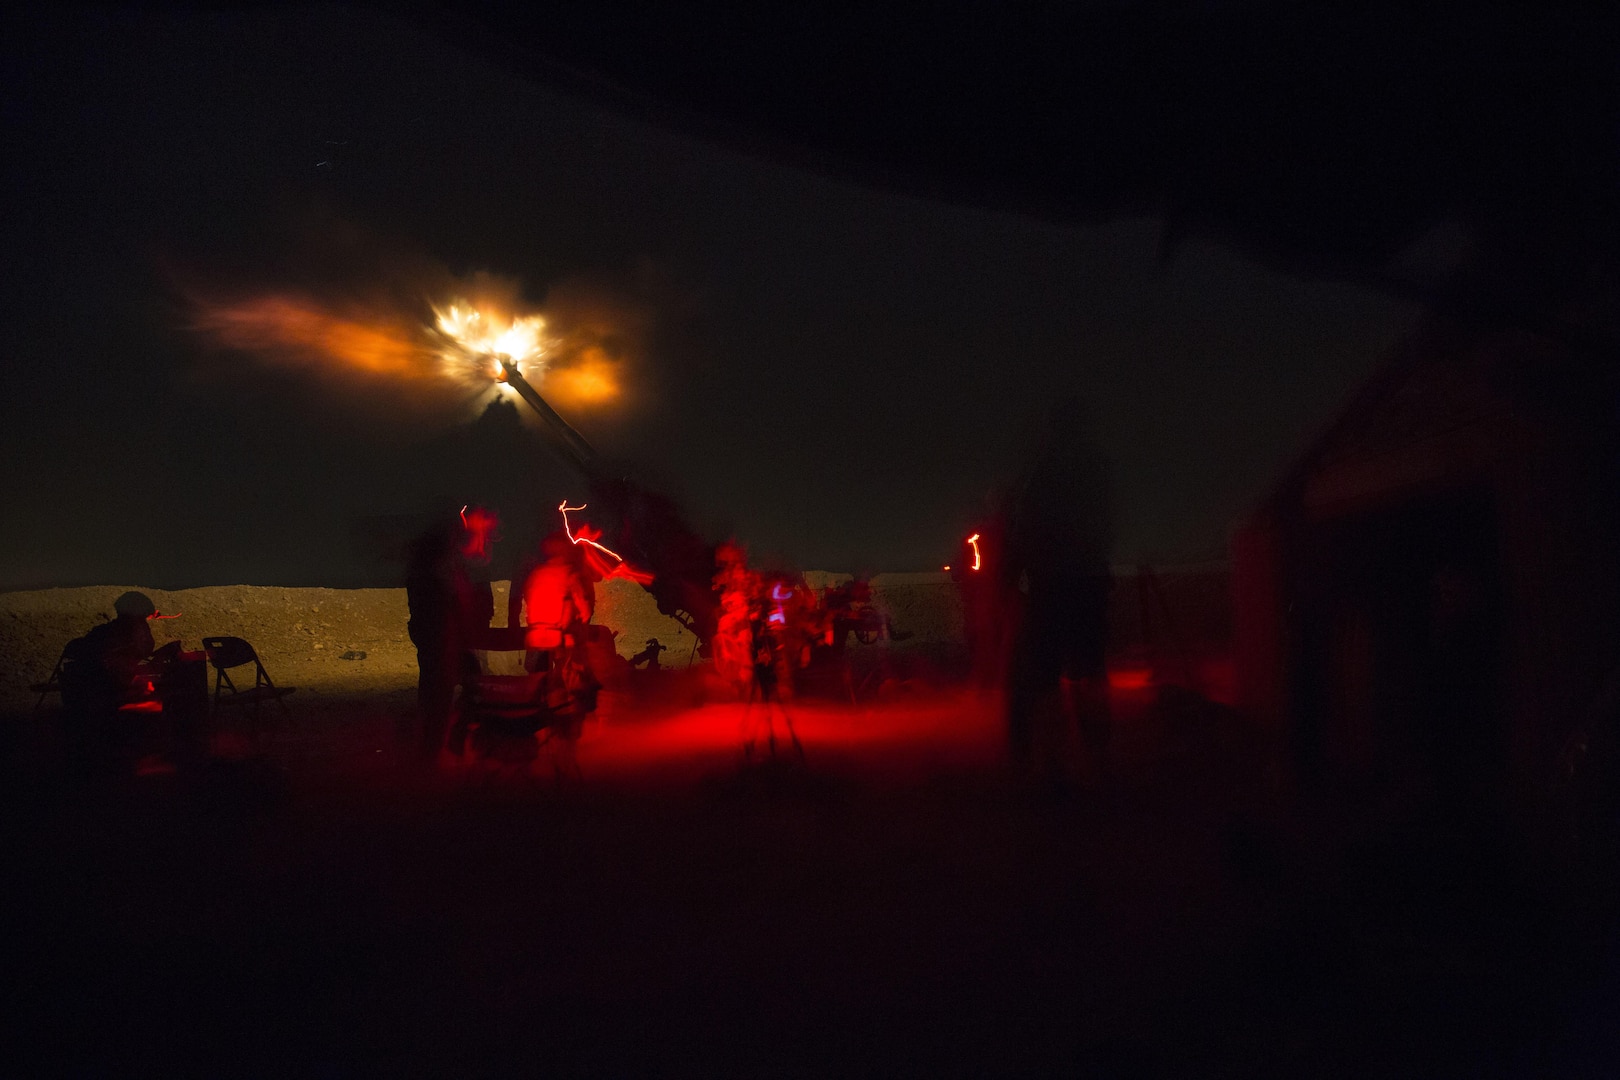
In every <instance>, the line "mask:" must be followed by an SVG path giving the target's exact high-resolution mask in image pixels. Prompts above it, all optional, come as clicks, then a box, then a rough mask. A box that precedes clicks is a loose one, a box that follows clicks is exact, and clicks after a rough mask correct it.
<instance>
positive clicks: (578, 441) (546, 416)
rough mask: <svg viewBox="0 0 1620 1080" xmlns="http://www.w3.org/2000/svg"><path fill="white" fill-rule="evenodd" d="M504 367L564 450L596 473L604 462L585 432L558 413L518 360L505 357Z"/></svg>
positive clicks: (580, 465) (509, 381)
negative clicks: (533, 383)
mask: <svg viewBox="0 0 1620 1080" xmlns="http://www.w3.org/2000/svg"><path fill="white" fill-rule="evenodd" d="M501 370H502V372H504V374H505V381H506V384H507V385H508V386H510V387H511V388H512V389H513V390H516V391H517V392H518V397H520V398H522V399H523V400H524V401H526V402H528V403H529V408H531V409H533V410H534V411H535V412H537V413H539V414H540V419H542V420H544V421H545V422H546V426H547V427H548V428H550V429H551V433H552V435H553V436H555V437H556V439H557V443H558V445H559V446H560V448H561V449H562V452H563V453H564V454H565V455H566V456H567V457H568V459H569V461H571V462H572V463H573V465H574V467H575V468H576V469H578V470H579V471H580V472H582V473H584V474H585V475H586V476H587V477H592V476H595V475H596V474H597V471H598V467H599V464H600V462H599V459H598V458H597V456H596V451H595V450H593V449H592V448H591V444H590V443H588V442H586V441H585V436H583V435H581V434H580V433H579V432H577V431H575V430H574V428H573V426H572V425H571V424H569V423H568V421H566V420H564V419H563V418H562V417H561V416H559V415H558V414H557V410H556V409H553V408H552V407H551V403H550V402H548V401H547V400H546V399H545V398H543V397H541V396H540V392H539V391H538V390H536V389H535V388H534V387H533V386H532V385H531V384H530V383H529V380H528V379H525V378H524V377H523V373H522V372H520V371H518V369H517V365H516V364H513V363H511V362H510V361H507V360H502V361H501Z"/></svg>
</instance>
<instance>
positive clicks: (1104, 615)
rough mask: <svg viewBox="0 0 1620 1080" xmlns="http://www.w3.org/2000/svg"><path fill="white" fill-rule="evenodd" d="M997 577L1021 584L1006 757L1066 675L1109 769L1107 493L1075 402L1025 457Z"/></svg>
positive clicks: (1019, 756)
mask: <svg viewBox="0 0 1620 1080" xmlns="http://www.w3.org/2000/svg"><path fill="white" fill-rule="evenodd" d="M1009 517H1010V520H1009V522H1008V525H1009V528H1008V535H1007V553H1006V559H1005V561H1004V562H1003V564H1002V567H1001V570H1002V583H1003V586H1004V587H1006V588H1009V589H1014V590H1016V589H1018V588H1019V586H1020V584H1022V586H1023V587H1024V588H1025V589H1027V594H1028V595H1027V600H1026V602H1025V609H1024V615H1023V618H1022V620H1021V624H1020V626H1019V629H1018V632H1017V638H1016V642H1017V644H1016V650H1015V652H1014V655H1013V658H1012V664H1011V667H1012V670H1011V673H1010V685H1009V686H1008V693H1007V734H1008V740H1009V744H1010V749H1011V751H1012V755H1013V759H1014V761H1015V762H1017V763H1018V764H1019V765H1021V766H1028V765H1030V764H1032V761H1033V757H1034V746H1035V726H1034V725H1035V712H1036V708H1037V706H1038V705H1039V704H1040V703H1041V702H1042V701H1043V700H1046V699H1048V698H1050V697H1051V696H1052V695H1053V694H1054V693H1057V694H1058V699H1059V701H1061V688H1062V679H1063V677H1064V676H1065V675H1066V676H1068V678H1069V679H1070V680H1071V685H1074V686H1075V688H1076V690H1077V691H1078V692H1077V694H1076V700H1075V701H1073V702H1072V703H1071V704H1072V706H1073V710H1074V713H1075V719H1076V721H1077V723H1078V726H1079V729H1080V735H1081V739H1082V740H1083V742H1084V743H1085V744H1086V747H1087V749H1088V750H1089V751H1090V752H1091V754H1092V756H1093V759H1094V760H1095V762H1096V765H1097V767H1098V771H1099V772H1100V773H1101V774H1102V775H1103V776H1104V777H1105V778H1106V777H1107V776H1108V775H1109V760H1108V741H1109V726H1110V719H1109V706H1108V680H1107V671H1106V650H1107V645H1108V594H1109V591H1110V589H1111V588H1112V584H1113V582H1112V577H1111V572H1110V568H1109V560H1110V557H1111V555H1112V551H1113V493H1112V487H1111V483H1110V477H1109V467H1108V461H1107V459H1106V458H1105V457H1104V456H1103V454H1102V452H1101V451H1100V450H1099V449H1098V448H1097V447H1096V446H1095V445H1094V444H1093V443H1092V442H1091V439H1090V437H1089V424H1088V422H1087V417H1086V413H1085V409H1084V406H1083V405H1082V403H1081V402H1080V400H1079V399H1078V398H1073V397H1071V398H1067V399H1065V400H1063V401H1061V402H1059V404H1058V405H1057V406H1056V407H1055V408H1054V409H1053V410H1052V413H1051V414H1050V416H1049V418H1048V425H1047V430H1046V433H1045V436H1044V438H1043V440H1042V443H1041V447H1040V450H1039V453H1038V454H1037V457H1036V460H1035V463H1034V465H1033V467H1032V468H1031V469H1030V470H1029V472H1028V473H1027V474H1026V477H1025V480H1024V483H1023V484H1022V486H1021V487H1020V489H1019V490H1018V492H1017V494H1016V496H1015V497H1014V500H1013V503H1012V506H1011V513H1010V515H1009Z"/></svg>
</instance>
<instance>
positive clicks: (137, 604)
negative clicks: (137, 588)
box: [113, 592, 157, 619]
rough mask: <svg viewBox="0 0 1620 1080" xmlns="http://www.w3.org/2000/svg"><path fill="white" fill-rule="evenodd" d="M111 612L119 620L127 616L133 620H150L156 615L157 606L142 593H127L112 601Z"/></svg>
mask: <svg viewBox="0 0 1620 1080" xmlns="http://www.w3.org/2000/svg"><path fill="white" fill-rule="evenodd" d="M113 611H115V612H117V613H118V616H119V617H120V618H123V617H124V616H126V615H128V616H129V617H131V618H135V619H150V618H151V617H152V616H153V615H156V614H157V605H156V604H154V603H152V598H151V597H150V596H147V595H146V594H145V593H142V592H127V593H125V594H124V595H123V596H120V597H119V598H118V599H116V600H114V601H113Z"/></svg>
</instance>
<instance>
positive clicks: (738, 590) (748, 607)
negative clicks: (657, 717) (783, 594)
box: [711, 541, 759, 699]
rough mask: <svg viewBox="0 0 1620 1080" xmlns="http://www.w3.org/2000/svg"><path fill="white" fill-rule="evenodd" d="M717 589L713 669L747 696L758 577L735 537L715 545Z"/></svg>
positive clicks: (740, 694)
mask: <svg viewBox="0 0 1620 1080" xmlns="http://www.w3.org/2000/svg"><path fill="white" fill-rule="evenodd" d="M714 562H715V566H716V567H717V570H716V572H715V575H714V591H715V594H716V596H717V597H718V604H717V606H718V608H719V615H718V618H717V620H716V624H715V634H714V642H713V645H712V648H711V651H712V653H713V656H714V670H715V674H716V675H718V676H719V677H720V679H721V681H722V682H724V683H725V684H726V685H727V686H730V687H731V688H732V689H733V690H735V691H736V693H737V696H738V697H739V698H743V699H746V698H747V696H748V694H749V692H750V690H751V689H752V687H753V685H754V629H753V624H754V613H755V608H756V607H757V594H758V592H759V579H758V577H757V576H756V575H755V574H754V573H753V571H751V570H749V569H748V553H747V552H746V551H744V550H743V548H742V546H741V545H739V544H738V543H736V542H735V541H728V542H727V543H724V544H721V545H720V546H719V547H718V548H716V549H715V553H714Z"/></svg>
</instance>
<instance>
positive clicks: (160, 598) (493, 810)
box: [0, 583, 1620, 1077]
mask: <svg viewBox="0 0 1620 1080" xmlns="http://www.w3.org/2000/svg"><path fill="white" fill-rule="evenodd" d="M922 584H923V585H924V586H926V585H927V583H922ZM119 591H120V590H119V589H118V588H116V587H114V588H109V589H106V590H92V591H89V592H83V593H81V592H80V591H78V590H73V591H58V592H54V593H45V594H11V596H10V597H9V598H7V606H5V607H4V608H0V626H7V627H8V629H7V630H6V631H5V633H6V638H5V640H4V644H5V645H6V646H7V647H8V648H9V647H10V644H11V642H13V641H20V640H25V639H26V638H27V635H29V634H31V635H32V638H31V639H30V640H34V641H35V642H36V644H35V646H34V649H35V655H36V656H37V655H41V654H45V655H48V654H49V653H50V652H51V651H52V650H54V649H55V648H58V647H59V640H58V639H59V638H61V635H62V634H63V633H64V632H68V633H72V632H80V630H81V629H82V626H81V624H83V623H84V622H85V619H86V617H90V618H93V617H94V613H95V611H96V610H97V607H96V606H95V605H98V604H109V603H110V601H111V598H112V597H113V596H116V595H117V593H118V592H119ZM70 599H71V600H73V603H76V604H78V605H79V606H77V607H75V606H73V603H69V602H68V601H69V600H70ZM154 599H156V600H157V602H158V604H159V606H160V607H162V608H165V609H167V608H168V607H169V606H170V603H171V602H172V601H178V602H176V603H174V606H175V607H176V608H181V609H184V610H185V612H186V614H185V616H184V619H183V620H174V621H173V622H170V623H167V624H162V625H166V626H169V627H177V626H180V625H182V624H184V625H186V626H187V627H188V629H187V630H186V631H185V632H183V633H182V634H181V636H182V637H184V638H186V639H187V640H195V638H194V637H193V635H192V633H191V632H190V630H189V627H190V626H193V625H195V626H197V627H198V633H197V634H196V636H197V637H200V635H201V632H203V628H204V627H205V626H206V632H208V633H215V632H230V631H231V630H233V629H234V630H237V631H239V632H241V633H242V634H243V636H248V637H250V639H252V640H255V641H256V643H258V644H259V645H260V648H261V651H262V652H264V654H265V656H266V663H267V665H269V666H270V667H271V669H272V672H273V674H275V675H276V676H277V677H278V678H281V679H283V680H284V681H286V682H288V683H298V684H300V689H299V691H298V693H296V694H294V695H293V696H292V697H290V698H288V699H287V706H288V707H287V710H286V712H285V713H283V712H281V711H280V710H272V711H271V712H270V714H269V723H268V724H267V725H266V727H267V731H266V732H264V733H262V734H261V735H259V736H257V737H255V736H253V735H252V733H251V732H249V731H248V730H246V726H245V725H244V724H242V723H241V722H240V721H239V720H235V719H228V718H227V719H222V720H221V721H220V722H219V723H217V724H216V725H215V727H214V730H213V731H212V733H211V737H210V740H209V743H208V747H209V750H210V753H209V755H208V757H207V758H206V759H204V760H202V761H199V762H197V763H195V764H193V765H191V766H190V767H187V768H183V769H181V770H179V771H176V772H172V773H168V772H156V773H150V774H146V775H142V774H140V773H139V772H137V771H133V770H131V771H126V772H123V773H119V774H116V775H107V776H101V777H88V778H87V777H84V776H81V775H78V774H76V773H74V772H72V771H71V770H68V769H66V768H65V767H64V757H63V754H62V753H61V741H60V726H59V719H60V718H59V717H58V716H57V714H56V713H55V711H54V708H48V709H47V710H45V711H44V712H43V713H41V714H37V715H36V714H31V713H28V712H27V711H26V709H25V710H24V711H21V712H19V711H15V710H9V711H8V712H7V713H6V714H4V715H3V717H0V721H3V727H0V732H3V738H0V844H3V846H0V895H3V896H5V897H6V900H7V904H8V912H7V919H6V922H5V924H4V925H5V926H6V927H7V930H8V931H9V933H7V934H6V935H5V937H4V942H5V944H4V955H0V994H3V995H4V997H3V1005H4V1012H3V1014H0V1015H4V1016H5V1017H6V1022H5V1024H3V1025H0V1072H3V1073H5V1074H8V1075H51V1074H71V1075H94V1076H164V1077H169V1076H183V1075H206V1076H219V1075H230V1076H258V1075H262V1076H285V1075H319V1076H335V1077H348V1076H369V1075H388V1076H424V1077H427V1076H509V1075H513V1074H537V1073H538V1074H544V1075H548V1076H575V1075H593V1076H603V1075H609V1076H626V1075H636V1076H640V1075H650V1076H717V1075H724V1076H736V1075H748V1076H755V1075H759V1076H767V1075H768V1076H826V1075H840V1076H846V1075H873V1076H885V1077H890V1076H930V1077H933V1076H1030V1075H1054V1076H1056V1075H1061V1076H1075V1075H1087V1076H1092V1075H1095V1076H1144V1077H1145V1076H1155V1077H1157V1076H1255V1075H1283V1076H1301V1075H1308V1076H1437V1075H1466V1076H1497V1075H1500V1076H1518V1075H1603V1074H1604V1073H1603V1071H1602V1065H1603V1063H1605V1062H1610V1061H1612V1060H1614V1058H1613V1056H1612V1055H1613V1054H1614V1053H1616V1052H1620V1044H1617V1043H1616V1041H1615V1038H1614V1025H1613V1023H1612V1020H1613V1016H1614V1015H1617V1012H1616V1009H1617V1008H1620V963H1616V960H1617V959H1620V950H1617V949H1616V945H1615V938H1614V936H1613V935H1612V933H1611V931H1610V926H1611V925H1612V924H1610V923H1608V922H1601V921H1596V920H1592V919H1590V918H1588V919H1587V920H1586V921H1580V920H1579V919H1578V918H1576V917H1575V916H1573V915H1572V914H1571V910H1570V909H1569V908H1568V907H1567V906H1564V905H1561V904H1560V903H1559V902H1558V897H1557V896H1556V894H1555V891H1554V890H1550V889H1549V888H1548V887H1547V883H1546V882H1537V881H1534V880H1529V879H1527V877H1526V876H1525V875H1524V874H1523V873H1522V872H1521V871H1520V870H1518V869H1517V868H1516V867H1515V866H1513V865H1511V864H1510V863H1508V862H1507V861H1505V860H1504V859H1503V858H1501V857H1500V854H1499V853H1497V852H1495V851H1491V850H1480V849H1477V848H1468V847H1459V846H1456V845H1452V844H1448V843H1443V842H1439V841H1434V840H1432V839H1430V838H1427V837H1425V836H1423V835H1419V834H1415V833H1410V832H1408V833H1396V834H1388V833H1385V834H1367V833H1362V834H1354V833H1352V832H1350V831H1347V830H1346V829H1344V828H1342V827H1340V826H1339V825H1338V824H1336V823H1333V822H1329V821H1323V820H1318V819H1315V818H1312V817H1310V816H1309V815H1302V814H1299V813H1291V812H1285V810H1284V809H1283V808H1280V807H1279V804H1278V801H1277V798H1276V793H1275V791H1274V790H1273V786H1272V784H1271V782H1270V779H1269V777H1270V773H1269V769H1270V763H1271V760H1272V759H1271V757H1270V751H1271V747H1270V744H1269V742H1268V741H1267V740H1266V739H1265V737H1264V735H1263V733H1260V732H1256V731H1253V730H1252V729H1249V728H1248V727H1247V726H1245V725H1244V724H1243V723H1242V721H1241V718H1239V717H1236V716H1233V715H1232V714H1230V713H1229V712H1228V711H1225V710H1213V711H1206V710H1196V709H1195V710H1192V711H1188V710H1187V709H1186V708H1183V707H1181V706H1179V705H1176V704H1175V703H1174V701H1173V700H1172V699H1168V698H1166V699H1163V700H1161V699H1160V698H1159V696H1158V695H1157V694H1156V692H1155V691H1154V690H1153V688H1151V687H1147V688H1143V689H1141V690H1133V691H1128V692H1127V691H1119V692H1116V693H1115V694H1114V695H1113V698H1112V703H1113V715H1114V723H1113V732H1114V738H1113V741H1112V747H1111V757H1112V761H1113V766H1114V767H1113V771H1112V782H1111V783H1110V782H1107V781H1106V780H1105V778H1104V776H1103V775H1102V774H1101V773H1100V772H1099V771H1098V769H1097V768H1096V758H1095V755H1094V754H1093V753H1091V752H1089V751H1088V750H1087V749H1086V748H1084V747H1083V746H1081V745H1080V744H1079V743H1078V742H1077V741H1076V740H1075V739H1073V738H1072V736H1069V737H1062V738H1059V737H1058V733H1059V732H1061V731H1062V730H1063V729H1062V728H1059V727H1055V726H1053V727H1048V728H1047V734H1048V736H1049V738H1048V739H1047V740H1046V741H1045V742H1044V743H1043V747H1044V749H1045V752H1046V760H1048V761H1049V762H1051V763H1052V764H1053V765H1054V767H1055V770H1056V771H1054V772H1053V773H1052V774H1050V775H1048V774H1047V773H1045V772H1044V771H1043V772H1038V773H1037V774H1035V775H1031V776H1023V775H1020V774H1017V773H1015V772H1013V771H1012V770H1010V769H1009V767H1008V765H1007V762H1006V761H1005V759H1004V757H1003V754H1002V750H1001V748H1002V744H1003V732H1002V726H1001V718H1000V706H999V702H998V701H997V700H996V699H995V698H994V697H985V696H980V695H977V694H974V693H971V692H969V691H967V690H966V689H964V688H962V687H959V686H948V685H944V686H928V685H924V684H918V683H915V682H910V681H904V680H898V681H895V682H893V683H891V684H889V685H888V688H887V690H886V691H885V693H883V694H881V695H879V696H878V697H876V698H873V699H871V700H867V701H863V702H862V703H861V704H860V705H858V706H849V705H840V704H837V703H833V702H822V701H815V700H799V701H795V702H793V703H791V705H790V706H789V708H788V714H787V716H786V717H784V716H782V715H781V714H776V715H775V716H774V723H775V724H776V730H777V733H778V734H779V735H780V736H782V737H783V742H782V744H781V753H780V755H779V756H778V757H777V758H776V759H774V760H763V761H761V760H759V759H756V760H755V761H754V763H752V764H747V763H745V762H744V760H743V756H742V753H741V744H742V741H743V739H744V737H745V734H747V733H753V734H755V735H756V736H757V735H758V734H759V732H760V731H761V730H762V729H761V726H760V725H761V723H762V719H763V718H762V716H761V713H760V710H758V708H757V707H756V708H753V709H750V708H749V707H748V706H746V705H742V704H727V703H712V702H711V703H708V704H701V705H700V704H695V703H694V698H695V694H693V693H691V691H692V689H693V681H692V676H691V675H690V674H688V673H686V672H683V671H679V670H677V671H673V672H669V673H667V675H666V676H661V677H660V678H661V679H662V680H663V681H661V682H657V683H654V684H652V685H651V686H647V685H643V686H641V687H640V688H635V689H633V690H632V691H631V692H626V693H615V694H606V695H604V698H603V702H602V708H601V709H600V710H599V713H598V715H597V717H596V718H595V719H593V720H592V721H591V722H590V723H589V724H588V725H587V728H586V730H585V733H584V736H583V737H582V739H581V741H580V743H579V745H578V764H579V775H578V776H576V777H573V778H571V779H567V780H565V781H562V782H558V781H557V780H556V779H555V770H554V769H553V767H552V766H553V765H554V763H555V762H554V760H553V759H552V758H551V757H550V756H548V754H547V753H546V752H544V751H542V753H541V754H540V755H539V756H538V757H537V758H536V759H535V760H534V762H532V763H522V762H518V763H508V764H504V765H501V764H488V763H485V764H465V765H460V766H456V767H447V766H424V765H423V764H421V763H419V762H418V761H417V760H416V759H415V758H414V757H413V756H412V755H411V754H410V753H409V752H408V744H406V743H402V742H401V741H400V738H399V735H400V733H401V731H404V732H406V733H408V732H409V730H410V725H411V724H412V722H413V719H414V695H413V688H412V684H411V679H410V677H409V672H410V654H409V650H408V648H407V647H406V646H405V644H404V643H403V642H402V640H401V639H400V635H402V633H403V631H402V625H403V612H402V610H401V609H402V606H403V605H402V598H401V597H400V595H399V594H398V593H394V592H389V591H386V590H381V591H375V592H365V593H332V592H330V591H326V590H271V589H263V590H261V589H245V588H242V589H230V590H193V591H190V592H188V593H185V594H175V595H174V596H172V597H171V596H168V595H164V594H154ZM30 605H33V606H30ZM210 605H216V606H210ZM901 607H902V605H901V604H900V603H898V602H897V603H896V611H897V621H898V611H899V610H900V609H901ZM608 609H609V608H608V605H604V611H606V610H608ZM31 612H32V613H34V615H33V617H31V618H30V617H27V616H29V614H30V613H31ZM193 618H195V619H197V622H196V623H192V622H191V621H190V620H192V619H193ZM52 620H55V621H52ZM233 620H234V621H233ZM222 623H223V624H224V625H221V624H222ZM24 625H27V626H29V627H31V629H30V630H28V631H26V633H25V631H24V630H22V629H21V627H23V626H24ZM627 625H632V624H629V623H628V620H627ZM941 625H944V623H942V624H941ZM637 633H638V634H639V633H641V631H637ZM660 636H662V635H660ZM317 643H319V644H320V645H322V646H323V647H322V648H320V649H316V648H314V645H315V644H317ZM350 649H356V650H358V649H364V650H365V651H366V652H367V659H366V660H364V661H343V660H339V659H332V658H330V654H331V653H333V652H341V651H346V650H350ZM7 655H8V656H12V655H15V654H12V653H9V652H8V654H7ZM374 655H375V657H376V659H375V660H374V659H373V656H374ZM362 665H369V666H362ZM16 677H17V678H24V677H26V678H32V677H34V676H33V675H32V674H31V673H30V674H28V675H19V676H16ZM14 700H19V701H21V702H22V704H23V705H25V706H31V704H32V701H31V699H26V695H25V694H24V695H17V696H15V698H14ZM787 719H791V720H792V723H793V728H794V732H795V734H797V735H798V736H799V738H800V739H801V740H802V743H803V746H804V758H803V760H802V762H801V761H800V760H799V759H797V757H795V756H793V755H792V754H791V753H790V752H789V750H788V744H787V742H786V722H787Z"/></svg>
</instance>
